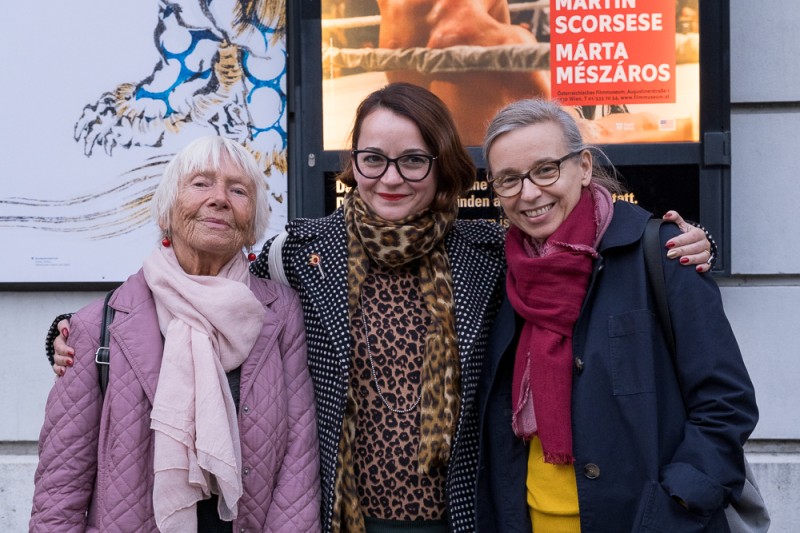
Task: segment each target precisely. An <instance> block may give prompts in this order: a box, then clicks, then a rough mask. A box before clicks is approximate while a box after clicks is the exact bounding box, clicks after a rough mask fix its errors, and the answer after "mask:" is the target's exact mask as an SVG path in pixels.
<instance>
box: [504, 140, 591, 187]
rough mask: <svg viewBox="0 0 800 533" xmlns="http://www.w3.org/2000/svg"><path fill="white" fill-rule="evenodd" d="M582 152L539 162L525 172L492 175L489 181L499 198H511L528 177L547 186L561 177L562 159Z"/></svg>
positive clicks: (537, 184) (539, 185) (536, 183)
mask: <svg viewBox="0 0 800 533" xmlns="http://www.w3.org/2000/svg"><path fill="white" fill-rule="evenodd" d="M581 153H583V150H576V151H574V152H570V153H568V154H567V155H565V156H564V157H562V158H561V159H553V160H552V161H545V162H544V163H539V164H538V165H536V166H535V167H533V168H532V169H530V170H529V171H528V172H526V173H525V174H506V175H504V176H497V177H493V178H492V179H491V180H490V182H491V184H492V188H493V189H494V192H495V194H497V196H500V197H501V198H511V197H512V196H516V195H518V194H519V193H520V192H521V191H522V183H523V182H524V181H525V180H526V179H529V180H531V182H533V183H534V184H535V185H536V186H538V187H549V186H550V185H552V184H554V183H555V182H557V181H558V178H560V177H561V165H562V163H564V161H566V160H568V159H570V158H573V157H575V156H576V155H579V154H581Z"/></svg>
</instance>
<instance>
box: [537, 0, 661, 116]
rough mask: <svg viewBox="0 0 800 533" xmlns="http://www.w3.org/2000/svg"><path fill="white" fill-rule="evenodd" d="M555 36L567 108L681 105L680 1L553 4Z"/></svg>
mask: <svg viewBox="0 0 800 533" xmlns="http://www.w3.org/2000/svg"><path fill="white" fill-rule="evenodd" d="M550 31H551V34H550V66H551V69H550V79H551V84H552V97H553V98H556V99H558V100H559V101H561V103H563V104H565V105H601V104H605V105H628V104H654V103H674V102H675V101H676V89H675V78H676V76H675V56H676V53H675V0H551V2H550Z"/></svg>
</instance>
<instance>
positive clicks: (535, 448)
mask: <svg viewBox="0 0 800 533" xmlns="http://www.w3.org/2000/svg"><path fill="white" fill-rule="evenodd" d="M526 485H527V487H528V511H530V514H531V522H532V523H533V531H535V532H536V533H580V531H581V521H580V515H579V511H578V484H577V481H576V480H575V468H574V466H573V465H554V464H550V463H545V462H544V452H543V451H542V442H541V441H540V440H539V438H538V437H534V438H533V440H531V444H530V447H529V452H528V477H527V480H526Z"/></svg>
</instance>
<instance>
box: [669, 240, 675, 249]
mask: <svg viewBox="0 0 800 533" xmlns="http://www.w3.org/2000/svg"><path fill="white" fill-rule="evenodd" d="M667 248H675V243H674V242H672V241H669V242H668V243H667Z"/></svg>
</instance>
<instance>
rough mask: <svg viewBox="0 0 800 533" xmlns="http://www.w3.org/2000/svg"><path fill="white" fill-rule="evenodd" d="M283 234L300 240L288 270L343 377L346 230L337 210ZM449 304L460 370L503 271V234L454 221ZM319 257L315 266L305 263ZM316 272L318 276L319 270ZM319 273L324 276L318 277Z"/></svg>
mask: <svg viewBox="0 0 800 533" xmlns="http://www.w3.org/2000/svg"><path fill="white" fill-rule="evenodd" d="M289 232H290V233H291V234H292V235H294V236H295V237H297V238H298V239H299V240H300V241H301V243H302V244H301V245H300V247H299V248H298V251H297V253H295V254H294V255H293V256H292V258H291V262H292V269H293V271H294V272H295V273H296V274H297V276H298V278H300V280H301V283H302V286H303V289H304V290H305V292H306V293H307V294H308V296H309V297H310V299H311V301H312V302H313V304H314V307H315V309H316V311H317V314H318V315H319V318H320V323H321V324H322V325H323V327H324V328H325V329H326V331H327V332H328V336H329V338H330V339H333V340H335V339H337V338H342V335H343V333H345V334H346V338H347V339H348V342H332V343H331V344H332V345H333V347H334V349H335V351H336V352H337V354H338V357H339V361H340V362H341V367H342V372H343V375H344V376H346V375H347V371H348V368H349V361H350V353H351V350H352V345H353V340H352V337H351V336H350V321H349V315H348V309H347V245H346V239H347V231H346V228H345V223H344V215H343V210H342V209H341V208H340V209H337V210H336V211H335V212H334V213H333V214H331V215H329V216H327V217H325V218H321V219H300V220H296V221H294V222H292V223H290V225H289ZM445 247H446V249H447V254H448V258H449V260H450V266H451V272H452V277H453V296H454V299H455V314H456V317H455V318H456V333H457V335H458V349H459V355H460V358H461V362H462V365H463V364H466V362H467V361H468V360H469V359H470V358H471V356H472V352H473V348H474V345H475V342H476V340H477V339H478V338H479V337H480V333H481V331H482V328H483V321H484V317H485V316H486V311H487V309H486V308H487V307H488V306H489V305H492V304H494V303H495V302H496V299H497V298H498V296H497V294H498V293H497V290H498V281H501V280H502V273H503V272H504V271H505V262H504V259H503V230H502V229H501V228H499V227H497V226H494V225H492V224H489V223H477V222H464V221H456V223H455V224H454V226H453V228H452V229H451V230H450V232H449V233H448V235H447V237H446V238H445ZM314 254H316V256H318V257H319V260H320V262H319V266H314V265H312V264H311V263H310V260H311V257H312V256H313V255H314ZM320 267H321V269H322V270H321V271H320ZM323 274H324V276H323Z"/></svg>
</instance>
